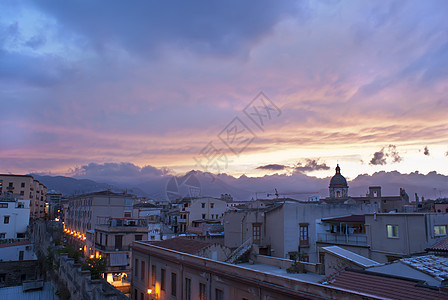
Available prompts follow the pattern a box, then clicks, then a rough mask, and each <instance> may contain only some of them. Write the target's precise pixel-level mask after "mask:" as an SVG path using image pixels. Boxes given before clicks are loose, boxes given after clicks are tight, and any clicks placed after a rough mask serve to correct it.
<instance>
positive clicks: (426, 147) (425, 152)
mask: <svg viewBox="0 0 448 300" xmlns="http://www.w3.org/2000/svg"><path fill="white" fill-rule="evenodd" d="M423 154H424V155H426V156H429V155H430V154H429V149H428V146H425V149H423Z"/></svg>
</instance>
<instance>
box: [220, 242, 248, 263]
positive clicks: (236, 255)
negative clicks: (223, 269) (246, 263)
mask: <svg viewBox="0 0 448 300" xmlns="http://www.w3.org/2000/svg"><path fill="white" fill-rule="evenodd" d="M252 243H253V240H252V238H251V237H250V238H248V239H247V240H246V241H245V242H244V243H242V244H241V246H239V247H238V248H236V249H235V250H234V251H233V252H232V253H231V254H230V256H229V258H227V259H226V262H227V263H230V264H234V263H235V262H236V261H238V259H240V257H241V256H243V255H244V254H246V253H247V251H249V250H250V249H251V248H252Z"/></svg>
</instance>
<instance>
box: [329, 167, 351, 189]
mask: <svg viewBox="0 0 448 300" xmlns="http://www.w3.org/2000/svg"><path fill="white" fill-rule="evenodd" d="M332 187H344V188H345V187H348V185H347V180H346V179H345V177H344V176H342V175H341V168H339V165H337V167H336V174H335V175H334V176H333V177H332V178H331V180H330V188H332Z"/></svg>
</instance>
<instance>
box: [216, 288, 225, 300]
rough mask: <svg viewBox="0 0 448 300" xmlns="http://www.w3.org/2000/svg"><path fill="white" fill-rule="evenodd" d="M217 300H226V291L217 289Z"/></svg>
mask: <svg viewBox="0 0 448 300" xmlns="http://www.w3.org/2000/svg"><path fill="white" fill-rule="evenodd" d="M215 299H216V300H224V291H223V290H220V289H215Z"/></svg>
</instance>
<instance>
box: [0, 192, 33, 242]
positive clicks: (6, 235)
mask: <svg viewBox="0 0 448 300" xmlns="http://www.w3.org/2000/svg"><path fill="white" fill-rule="evenodd" d="M29 223H30V200H22V199H17V198H14V197H13V196H12V195H10V194H1V195H0V241H2V240H3V241H7V240H10V241H14V240H17V239H18V240H22V239H25V238H26V232H27V229H28V225H29Z"/></svg>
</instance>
